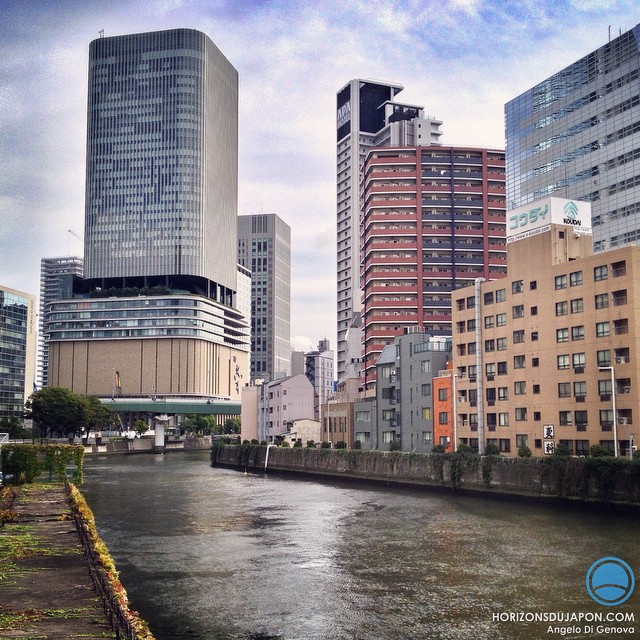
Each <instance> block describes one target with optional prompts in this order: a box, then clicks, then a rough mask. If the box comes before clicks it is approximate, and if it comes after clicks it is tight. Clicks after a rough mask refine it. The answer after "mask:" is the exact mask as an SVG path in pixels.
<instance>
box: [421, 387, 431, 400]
mask: <svg viewBox="0 0 640 640" xmlns="http://www.w3.org/2000/svg"><path fill="white" fill-rule="evenodd" d="M430 395H431V385H430V384H423V385H422V396H423V397H424V396H430Z"/></svg>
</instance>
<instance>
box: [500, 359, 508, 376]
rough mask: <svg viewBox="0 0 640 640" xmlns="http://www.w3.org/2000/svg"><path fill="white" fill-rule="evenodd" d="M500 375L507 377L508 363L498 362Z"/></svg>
mask: <svg viewBox="0 0 640 640" xmlns="http://www.w3.org/2000/svg"><path fill="white" fill-rule="evenodd" d="M498 375H499V376H506V375H507V363H506V362H498Z"/></svg>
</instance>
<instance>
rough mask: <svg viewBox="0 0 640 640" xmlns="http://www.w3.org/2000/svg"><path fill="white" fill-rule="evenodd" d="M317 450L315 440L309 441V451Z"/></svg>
mask: <svg viewBox="0 0 640 640" xmlns="http://www.w3.org/2000/svg"><path fill="white" fill-rule="evenodd" d="M315 448H316V442H315V440H307V449H315Z"/></svg>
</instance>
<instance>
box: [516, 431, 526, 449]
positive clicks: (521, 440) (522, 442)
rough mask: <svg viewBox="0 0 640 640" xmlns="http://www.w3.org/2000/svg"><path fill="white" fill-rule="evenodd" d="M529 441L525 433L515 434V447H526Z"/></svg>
mask: <svg viewBox="0 0 640 640" xmlns="http://www.w3.org/2000/svg"><path fill="white" fill-rule="evenodd" d="M528 441H529V436H528V435H527V434H525V433H516V447H518V449H519V448H520V447H526V446H527V442H528Z"/></svg>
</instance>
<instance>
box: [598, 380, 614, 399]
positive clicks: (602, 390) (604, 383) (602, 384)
mask: <svg viewBox="0 0 640 640" xmlns="http://www.w3.org/2000/svg"><path fill="white" fill-rule="evenodd" d="M611 389H612V387H611V379H610V378H607V379H606V380H598V395H599V396H600V400H611ZM603 396H604V397H603Z"/></svg>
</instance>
